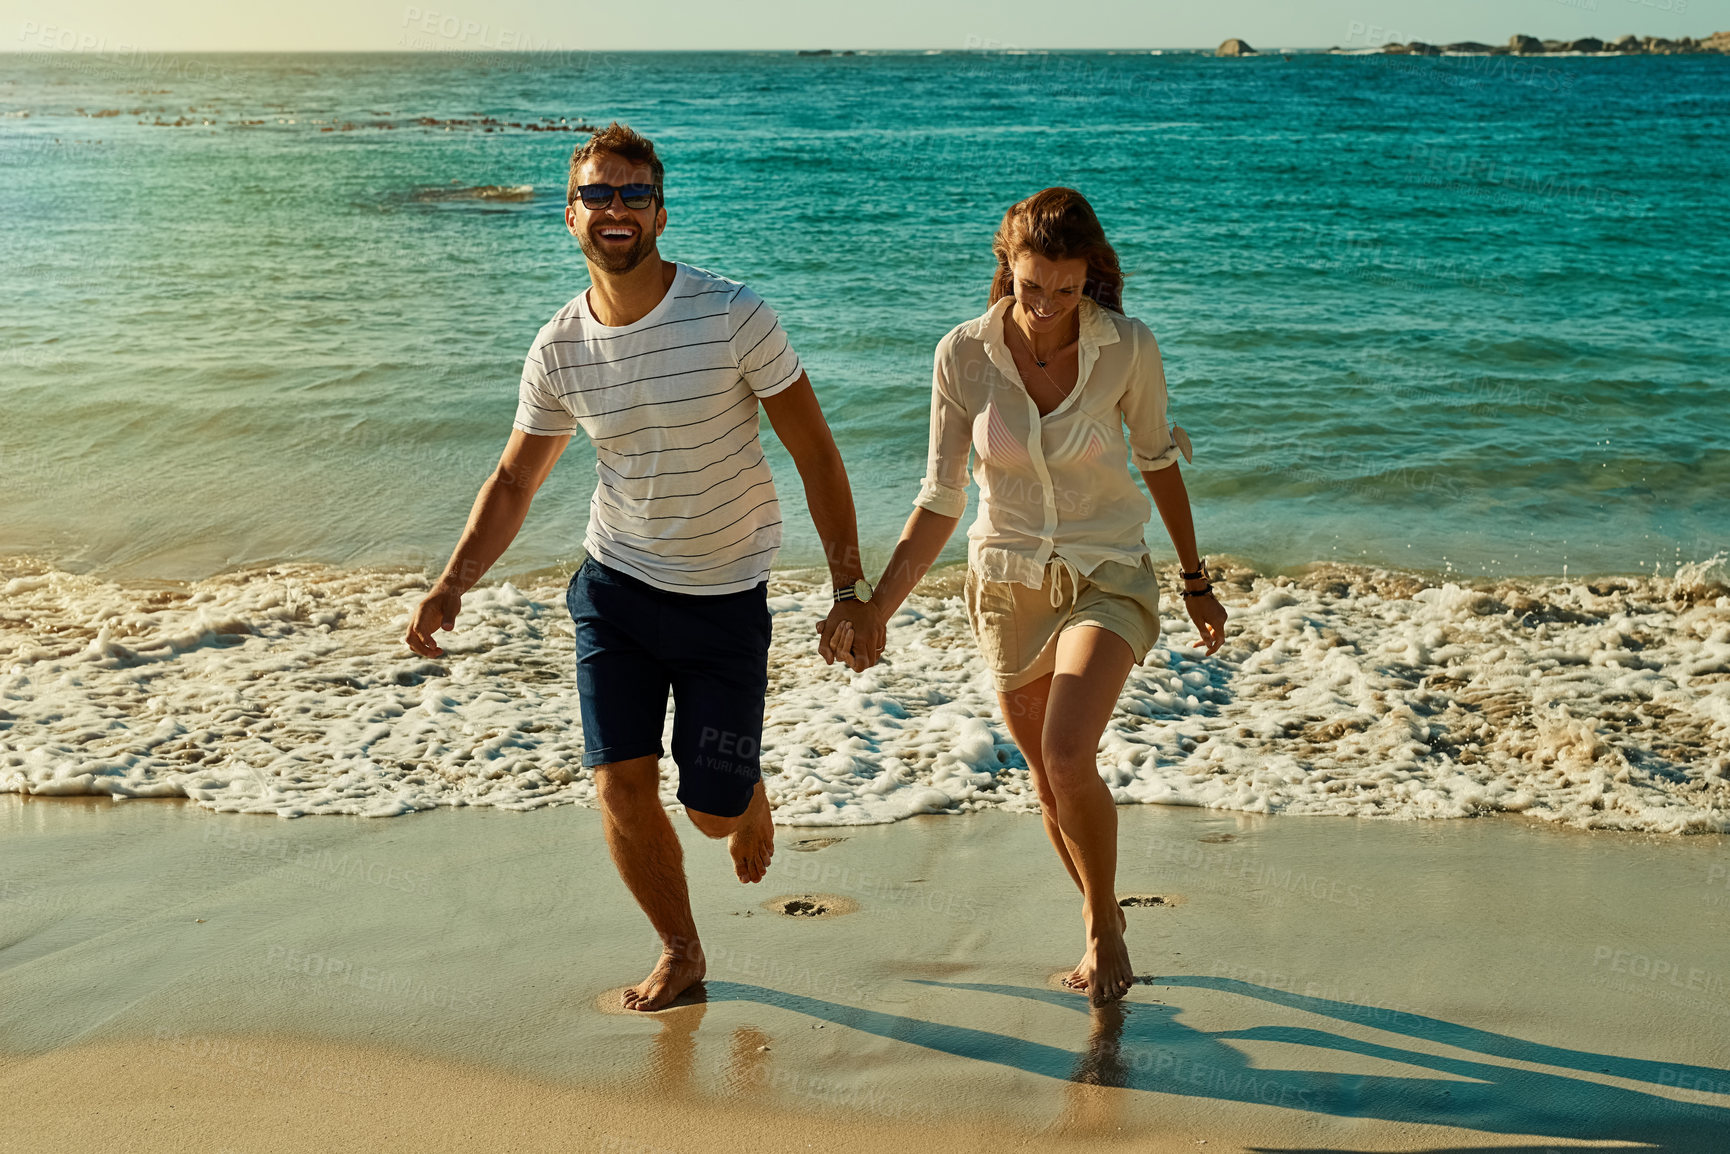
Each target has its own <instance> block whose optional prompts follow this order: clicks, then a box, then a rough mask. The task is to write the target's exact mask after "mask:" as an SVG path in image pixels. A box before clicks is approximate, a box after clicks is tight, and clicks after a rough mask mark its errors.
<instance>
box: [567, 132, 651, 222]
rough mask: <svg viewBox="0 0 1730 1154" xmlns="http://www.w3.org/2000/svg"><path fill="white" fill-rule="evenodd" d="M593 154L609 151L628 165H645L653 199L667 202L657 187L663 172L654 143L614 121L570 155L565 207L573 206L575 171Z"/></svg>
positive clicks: (575, 181)
mask: <svg viewBox="0 0 1730 1154" xmlns="http://www.w3.org/2000/svg"><path fill="white" fill-rule="evenodd" d="M597 152H610V153H612V154H613V155H614V156H617V157H619V158H620V159H622V160H628V161H630V162H631V163H632V164H646V165H648V166H649V171H650V172H651V173H653V174H654V185H655V200H656V201H657V202H658V203H660V204H663V205H664V204H666V203H667V196H666V193H665V192H664V191H662V188H661V181H662V178H663V176H664V175H665V172H666V170H665V169H663V168H662V167H661V158H660V157H658V156H656V155H655V144H654V142H653V141H651V140H650V139H649V138H648V137H646V136H644V135H643V134H642V133H640V132H638V131H636V130H635V129H634V128H631V127H630V126H628V125H624V124H620V123H619V122H618V121H616V120H615V121H613V122H612V123H611V124H609V125H607V126H606V127H605V128H602V129H599V130H597V131H596V132H595V134H594V135H593V136H591V137H589V138H588V139H587V140H585V141H584V142H583V143H581V144H579V145H577V147H576V149H575V150H574V151H573V152H572V153H571V179H570V184H569V186H568V187H567V188H566V189H565V203H566V204H575V203H576V201H577V169H579V168H581V167H582V166H583V161H585V160H587V159H589V158H590V157H591V156H593V155H595V154H596V153H597Z"/></svg>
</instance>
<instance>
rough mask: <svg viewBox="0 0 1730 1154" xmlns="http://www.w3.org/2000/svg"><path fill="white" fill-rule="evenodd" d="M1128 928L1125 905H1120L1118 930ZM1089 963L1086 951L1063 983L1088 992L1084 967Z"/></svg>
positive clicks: (1121, 931) (1122, 930)
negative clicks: (1124, 912) (1124, 911)
mask: <svg viewBox="0 0 1730 1154" xmlns="http://www.w3.org/2000/svg"><path fill="white" fill-rule="evenodd" d="M1127 929H1129V919H1128V918H1126V917H1125V916H1124V914H1123V907H1121V906H1119V907H1118V910H1117V932H1118V933H1120V934H1121V933H1123V932H1124V931H1125V930H1127ZM1087 964H1088V963H1087V955H1086V954H1085V953H1084V954H1082V955H1081V960H1080V961H1079V962H1076V963H1075V969H1074V970H1072V971H1071V972H1070V974H1069V976H1068V977H1067V978H1064V979H1063V984H1064V985H1066V986H1068V987H1069V988H1070V989H1072V990H1078V991H1080V992H1081V993H1084V994H1085V993H1086V992H1087V974H1086V973H1085V972H1084V967H1085V966H1086V965H1087Z"/></svg>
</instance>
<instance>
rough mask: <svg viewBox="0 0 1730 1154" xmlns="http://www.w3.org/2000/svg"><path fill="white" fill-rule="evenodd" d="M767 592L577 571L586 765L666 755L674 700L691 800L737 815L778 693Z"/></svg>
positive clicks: (590, 566) (683, 782) (600, 568)
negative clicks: (673, 589) (700, 588)
mask: <svg viewBox="0 0 1730 1154" xmlns="http://www.w3.org/2000/svg"><path fill="white" fill-rule="evenodd" d="M768 602H769V597H768V585H767V583H765V584H762V585H759V586H757V587H756V588H755V589H747V590H745V591H744V592H742V593H722V594H717V595H714V596H704V595H701V594H693V593H669V592H667V591H666V590H664V589H657V588H655V587H654V586H653V585H650V584H648V583H647V582H645V581H639V580H638V579H637V578H635V577H632V576H630V575H629V574H627V573H621V572H619V571H618V570H617V569H610V568H608V567H607V566H605V565H602V564H601V563H600V562H598V561H596V560H595V559H594V558H592V557H591V558H589V559H588V560H586V561H584V562H583V565H582V568H580V569H578V570H577V571H576V573H574V574H572V576H571V582H570V585H569V587H568V588H566V590H565V605H566V607H567V608H569V609H570V611H571V620H572V621H574V622H576V626H577V693H578V696H579V698H580V700H581V702H582V710H583V764H584V765H587V766H595V765H607V764H610V763H612V762H615V761H628V760H630V759H631V758H634V757H650V756H653V757H659V756H661V755H662V754H663V753H665V752H666V750H665V748H664V747H663V746H662V745H661V731H662V729H663V728H664V727H665V725H666V720H667V691H668V690H669V689H671V690H672V691H673V761H674V763H675V764H677V765H678V767H679V801H680V802H681V803H682V804H683V805H684V806H685V807H686V808H687V809H694V810H696V811H697V812H699V813H708V814H714V815H715V816H717V817H737V816H738V815H740V814H742V813H744V812H745V808H746V807H747V806H748V805H750V803H751V791H752V788H753V787H754V786H755V785H756V784H757V782H758V780H760V779H761V777H762V765H761V762H760V761H759V754H760V744H761V742H762V740H763V699H764V695H765V694H766V692H767V690H768V686H769V634H770V623H771V621H772V615H771V614H770V612H769V603H768Z"/></svg>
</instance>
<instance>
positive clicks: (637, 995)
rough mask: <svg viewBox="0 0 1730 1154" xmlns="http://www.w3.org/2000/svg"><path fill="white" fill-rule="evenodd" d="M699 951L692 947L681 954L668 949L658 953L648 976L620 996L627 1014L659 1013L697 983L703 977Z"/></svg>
mask: <svg viewBox="0 0 1730 1154" xmlns="http://www.w3.org/2000/svg"><path fill="white" fill-rule="evenodd" d="M704 969H705V967H704V962H703V947H702V946H699V945H695V944H693V945H692V946H691V948H690V949H688V950H685V951H684V952H683V953H677V954H675V953H674V952H673V951H672V950H670V949H663V950H662V951H661V960H660V961H658V962H656V963H655V968H654V969H652V970H650V971H649V976H648V977H646V978H644V979H643V980H642V981H640V982H638V983H637V984H636V985H634V986H632V987H630V988H629V989H627V990H626V991H625V992H624V995H623V998H622V1000H623V1002H624V1006H625V1009H627V1010H643V1011H645V1012H647V1011H649V1010H659V1009H661V1008H662V1007H663V1006H667V1005H671V1004H672V1002H673V1001H674V999H676V998H677V997H678V996H679V995H680V994H682V993H684V992H685V991H686V990H688V989H690V988H691V987H692V986H694V985H696V984H697V983H698V982H700V981H702V980H703V973H704Z"/></svg>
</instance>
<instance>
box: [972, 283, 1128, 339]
mask: <svg viewBox="0 0 1730 1154" xmlns="http://www.w3.org/2000/svg"><path fill="white" fill-rule="evenodd" d="M1014 305H1015V298H1014V297H1012V296H1005V297H1000V298H998V301H997V303H996V304H994V305H992V306H991V307H990V308H989V309H987V310H985V315H983V316H980V317H976V318H975V319H973V320H972V321H969V322H968V324H967V327H966V328H965V329H964V330H963V335H965V336H969V337H972V338H973V339H974V340H981V341H984V342H985V343H986V344H987V345H992V346H999V347H1000V346H1002V344H1003V322H1004V317H1005V316H1007V315H1008V313H1009V310H1010V309H1011V308H1012V307H1014ZM1079 308H1080V310H1081V328H1080V331H1079V337H1080V344H1081V347H1082V348H1083V349H1088V348H1090V347H1091V349H1092V350H1093V351H1095V352H1097V351H1098V350H1099V349H1100V348H1101V347H1102V346H1104V345H1114V344H1116V343H1117V342H1118V341H1119V340H1120V339H1121V338H1120V337H1119V335H1118V332H1117V325H1116V324H1115V323H1113V322H1112V319H1111V317H1110V316H1109V315H1107V313H1106V310H1105V309H1103V308H1101V307H1100V306H1099V305H1098V304H1096V303H1094V301H1093V299H1092V298H1091V297H1082V298H1081V304H1080V306H1079Z"/></svg>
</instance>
